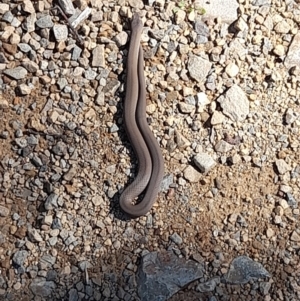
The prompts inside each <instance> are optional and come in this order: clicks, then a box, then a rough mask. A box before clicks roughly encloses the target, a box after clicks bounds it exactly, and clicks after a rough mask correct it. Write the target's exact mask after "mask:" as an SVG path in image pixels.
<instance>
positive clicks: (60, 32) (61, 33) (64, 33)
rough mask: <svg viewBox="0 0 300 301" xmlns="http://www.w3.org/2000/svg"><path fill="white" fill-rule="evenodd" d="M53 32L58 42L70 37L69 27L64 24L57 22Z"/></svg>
mask: <svg viewBox="0 0 300 301" xmlns="http://www.w3.org/2000/svg"><path fill="white" fill-rule="evenodd" d="M53 33H54V37H55V39H56V41H57V42H61V41H65V40H66V39H67V38H68V27H67V26H66V25H64V24H55V25H54V26H53Z"/></svg>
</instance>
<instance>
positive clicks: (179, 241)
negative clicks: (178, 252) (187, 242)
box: [170, 232, 182, 245]
mask: <svg viewBox="0 0 300 301" xmlns="http://www.w3.org/2000/svg"><path fill="white" fill-rule="evenodd" d="M170 240H171V241H173V242H174V243H175V244H177V245H181V244H182V238H181V237H180V236H179V235H178V234H177V233H176V232H175V233H173V234H172V235H170Z"/></svg>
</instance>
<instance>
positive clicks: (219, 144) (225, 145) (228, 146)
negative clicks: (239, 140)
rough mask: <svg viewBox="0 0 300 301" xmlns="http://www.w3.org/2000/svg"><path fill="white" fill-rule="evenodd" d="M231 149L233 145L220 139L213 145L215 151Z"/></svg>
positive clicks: (225, 151)
mask: <svg viewBox="0 0 300 301" xmlns="http://www.w3.org/2000/svg"><path fill="white" fill-rule="evenodd" d="M232 149H233V145H232V144H229V143H228V142H226V141H224V140H220V141H218V142H217V143H216V145H215V151H216V152H219V153H227V152H229V151H231V150H232Z"/></svg>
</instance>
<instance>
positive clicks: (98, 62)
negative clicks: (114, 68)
mask: <svg viewBox="0 0 300 301" xmlns="http://www.w3.org/2000/svg"><path fill="white" fill-rule="evenodd" d="M104 52H105V51H104V45H97V46H96V47H95V48H94V49H93V60H92V66H93V67H103V68H105V58H104Z"/></svg>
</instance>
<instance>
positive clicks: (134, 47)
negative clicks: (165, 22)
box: [120, 14, 164, 217]
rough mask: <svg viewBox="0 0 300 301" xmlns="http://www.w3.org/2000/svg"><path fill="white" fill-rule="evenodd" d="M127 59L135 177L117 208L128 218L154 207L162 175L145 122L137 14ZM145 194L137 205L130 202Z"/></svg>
mask: <svg viewBox="0 0 300 301" xmlns="http://www.w3.org/2000/svg"><path fill="white" fill-rule="evenodd" d="M131 30H132V31H131V39H130V45H129V52H128V58H127V83H126V96H125V101H124V124H125V128H126V132H127V136H128V138H129V140H130V143H131V145H132V147H133V149H134V151H135V153H136V156H137V159H138V165H139V169H138V174H137V176H136V178H135V180H134V181H133V182H132V183H131V184H130V185H129V186H128V187H127V188H126V189H125V190H124V192H123V193H122V194H121V196H120V206H121V208H122V209H123V210H124V211H125V212H126V213H127V214H129V215H131V216H134V217H138V216H141V215H145V214H146V213H147V212H148V211H149V210H150V209H151V207H152V206H153V204H154V202H155V199H156V197H157V194H158V192H159V187H160V184H161V181H162V178H163V175H164V160H163V157H162V154H161V150H160V148H159V145H158V143H157V140H156V139H155V137H154V135H153V133H152V132H151V130H150V128H149V126H148V123H147V119H146V87H145V78H144V57H143V49H142V47H141V46H140V40H141V34H142V30H143V24H142V21H141V19H140V17H139V15H138V14H134V16H133V18H132V22H131ZM144 191H145V195H144V197H143V199H142V200H141V201H140V202H139V203H138V204H133V201H134V200H135V199H136V198H137V197H138V196H139V195H140V194H141V193H142V192H144Z"/></svg>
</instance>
